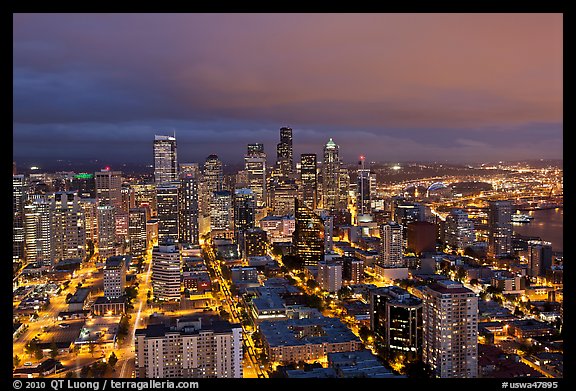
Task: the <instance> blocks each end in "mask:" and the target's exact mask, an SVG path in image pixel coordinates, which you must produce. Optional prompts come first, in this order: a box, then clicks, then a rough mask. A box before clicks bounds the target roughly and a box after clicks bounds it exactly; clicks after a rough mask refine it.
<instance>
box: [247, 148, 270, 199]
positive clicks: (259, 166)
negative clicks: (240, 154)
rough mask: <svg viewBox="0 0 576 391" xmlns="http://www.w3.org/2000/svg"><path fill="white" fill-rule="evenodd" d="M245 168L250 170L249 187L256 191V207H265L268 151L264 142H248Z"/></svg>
mask: <svg viewBox="0 0 576 391" xmlns="http://www.w3.org/2000/svg"><path fill="white" fill-rule="evenodd" d="M244 168H245V170H246V171H247V172H248V183H249V186H248V187H249V188H250V189H252V191H253V192H254V198H255V200H256V207H257V208H262V207H265V206H266V197H267V195H266V153H265V152H264V145H263V144H260V143H256V144H248V148H247V153H246V155H244Z"/></svg>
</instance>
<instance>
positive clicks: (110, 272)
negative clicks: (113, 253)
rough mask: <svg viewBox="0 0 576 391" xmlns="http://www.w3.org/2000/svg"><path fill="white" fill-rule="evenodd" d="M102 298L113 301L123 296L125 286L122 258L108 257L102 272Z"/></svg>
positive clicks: (124, 269) (124, 266) (123, 261)
mask: <svg viewBox="0 0 576 391" xmlns="http://www.w3.org/2000/svg"><path fill="white" fill-rule="evenodd" d="M103 274H104V275H103V278H102V279H103V284H104V297H106V298H109V299H115V298H118V297H121V296H122V295H124V288H125V286H126V260H125V259H124V257H122V256H119V257H108V259H106V263H105V264H104V270H103Z"/></svg>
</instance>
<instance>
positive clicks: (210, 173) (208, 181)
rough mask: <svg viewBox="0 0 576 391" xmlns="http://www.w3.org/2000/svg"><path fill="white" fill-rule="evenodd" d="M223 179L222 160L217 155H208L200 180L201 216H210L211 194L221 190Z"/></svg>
mask: <svg viewBox="0 0 576 391" xmlns="http://www.w3.org/2000/svg"><path fill="white" fill-rule="evenodd" d="M223 181H224V172H223V167H222V161H221V160H220V159H219V158H218V156H217V155H210V156H208V157H207V158H206V161H205V162H204V171H203V181H202V191H201V193H202V202H201V210H202V214H203V216H210V203H211V200H212V195H213V194H214V192H216V191H221V190H222V183H223Z"/></svg>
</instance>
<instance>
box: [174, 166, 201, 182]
mask: <svg viewBox="0 0 576 391" xmlns="http://www.w3.org/2000/svg"><path fill="white" fill-rule="evenodd" d="M186 174H191V175H192V176H193V177H194V178H196V179H200V177H201V175H202V172H201V171H200V165H199V164H198V163H180V173H179V175H180V176H182V175H186Z"/></svg>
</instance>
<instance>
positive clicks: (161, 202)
mask: <svg viewBox="0 0 576 391" xmlns="http://www.w3.org/2000/svg"><path fill="white" fill-rule="evenodd" d="M179 193H180V185H179V183H178V182H164V183H163V184H161V185H158V186H157V187H156V205H157V207H158V238H159V239H162V238H163V237H165V236H169V237H171V238H172V239H173V240H174V241H178V238H179V235H178V217H179V216H178V213H179V205H178V201H179Z"/></svg>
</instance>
